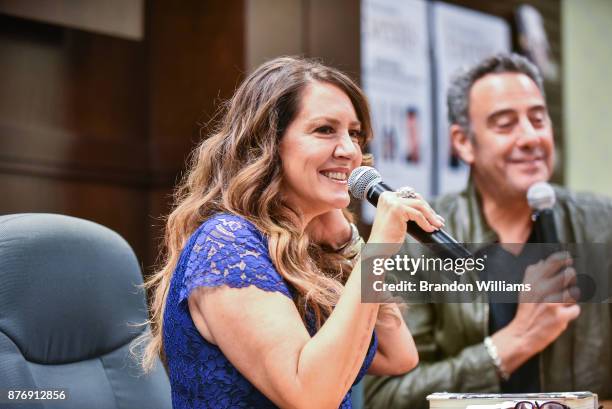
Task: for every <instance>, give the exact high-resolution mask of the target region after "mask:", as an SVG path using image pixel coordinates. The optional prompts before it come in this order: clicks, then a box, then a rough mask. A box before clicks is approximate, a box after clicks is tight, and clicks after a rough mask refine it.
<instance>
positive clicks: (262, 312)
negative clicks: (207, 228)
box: [189, 266, 378, 408]
mask: <svg viewBox="0 0 612 409" xmlns="http://www.w3.org/2000/svg"><path fill="white" fill-rule="evenodd" d="M360 278H361V277H360V272H359V266H357V267H356V269H355V271H353V273H352V274H351V277H350V278H349V280H348V281H347V284H346V287H345V290H344V293H343V295H342V297H341V298H340V300H339V302H338V304H337V306H336V308H335V309H334V311H333V312H332V314H331V315H330V317H329V318H328V319H327V321H326V322H325V324H324V325H323V326H322V327H321V329H320V330H319V331H318V332H317V334H315V335H314V336H313V337H312V338H311V337H310V335H309V334H308V331H307V330H306V328H305V326H304V324H303V323H302V320H301V318H300V315H299V313H298V311H297V309H296V307H295V305H294V304H293V302H292V300H291V299H289V298H288V297H286V296H284V295H282V294H280V293H271V292H265V291H263V290H260V289H258V288H256V287H246V288H240V289H236V288H228V287H218V288H214V289H204V288H198V289H196V290H195V291H193V292H192V294H191V296H190V297H189V310H190V313H191V315H192V318H193V320H194V323H195V324H196V327H197V328H198V330H199V331H200V333H201V334H202V336H204V338H206V339H207V340H208V341H209V342H212V343H214V344H216V345H218V346H219V348H221V350H222V351H223V353H224V355H225V356H226V357H227V358H228V359H229V360H230V361H231V362H232V364H233V365H234V366H236V368H237V369H238V370H239V371H240V372H241V373H242V374H243V375H244V376H245V377H246V378H247V379H248V380H249V381H250V382H251V383H253V385H255V386H256V387H257V388H258V389H259V390H260V391H261V392H262V393H263V394H264V395H266V396H267V397H268V398H269V399H271V400H272V401H273V402H274V403H275V404H277V405H278V406H281V407H295V408H300V407H304V408H312V407H317V408H328V407H329V408H332V407H333V408H337V407H338V406H339V405H340V402H341V401H342V399H343V398H344V396H345V395H346V393H347V391H348V389H349V388H350V386H351V385H352V383H353V381H354V379H355V377H356V376H357V373H358V372H359V369H360V367H361V365H362V363H363V359H364V356H365V355H366V352H367V349H368V347H369V344H370V339H371V336H372V330H373V328H374V323H375V321H376V315H377V312H378V304H362V303H361V300H360V291H359V290H360Z"/></svg>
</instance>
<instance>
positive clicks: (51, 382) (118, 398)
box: [0, 214, 172, 409]
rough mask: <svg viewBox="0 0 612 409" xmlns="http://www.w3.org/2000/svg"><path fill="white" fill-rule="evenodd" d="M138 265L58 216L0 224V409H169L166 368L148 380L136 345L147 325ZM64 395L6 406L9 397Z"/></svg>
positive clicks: (117, 245)
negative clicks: (134, 354) (56, 391)
mask: <svg viewBox="0 0 612 409" xmlns="http://www.w3.org/2000/svg"><path fill="white" fill-rule="evenodd" d="M140 283H142V276H141V272H140V268H139V266H138V262H137V260H136V257H135V255H134V253H133V252H132V249H131V248H130V246H129V245H128V244H127V242H126V241H125V240H123V238H121V236H119V235H118V234H117V233H115V232H113V231H112V230H110V229H108V228H106V227H103V226H101V225H99V224H96V223H93V222H89V221H86V220H82V219H77V218H74V217H68V216H61V215H56V214H15V215H7V216H0V391H3V395H4V396H0V408H3V409H4V408H12V407H14V408H19V409H30V408H41V409H42V408H44V409H46V408H54V409H56V408H57V409H64V408H65V409H136V408H143V409H170V408H171V407H172V404H171V399H170V384H169V382H168V378H167V376H166V373H165V371H164V369H163V366H162V365H161V364H158V365H157V367H156V369H155V371H153V372H152V373H150V374H148V375H146V376H145V375H142V371H141V370H140V369H139V367H138V365H137V364H136V363H135V362H134V361H133V360H132V359H131V356H130V353H129V347H130V343H131V341H132V340H133V339H134V338H135V337H136V336H138V335H139V334H140V333H141V332H142V331H143V330H144V329H143V327H136V326H133V325H130V324H134V323H140V322H143V321H144V320H145V319H146V318H147V313H146V306H145V300H144V296H143V294H142V291H138V290H137V288H136V287H135V286H136V285H137V284H140ZM51 388H62V389H66V391H67V396H66V399H65V400H63V401H59V400H31V401H28V402H26V403H19V404H16V403H15V402H11V401H9V400H7V397H6V392H7V389H19V390H24V389H30V390H45V389H51Z"/></svg>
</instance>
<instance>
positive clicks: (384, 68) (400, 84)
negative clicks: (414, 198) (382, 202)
mask: <svg viewBox="0 0 612 409" xmlns="http://www.w3.org/2000/svg"><path fill="white" fill-rule="evenodd" d="M361 27H362V28H361V30H362V31H361V72H362V77H361V78H362V85H363V88H364V90H365V92H366V94H367V96H368V99H369V101H370V106H371V109H372V127H373V130H374V139H373V140H372V142H371V144H370V152H371V153H372V154H373V156H374V166H375V167H376V168H377V169H378V171H379V172H380V173H381V175H382V177H383V179H384V180H385V182H386V183H387V184H388V185H389V186H392V187H394V188H399V187H401V186H411V187H413V188H414V189H415V190H416V191H418V192H419V193H421V194H423V196H429V195H430V194H431V160H432V151H431V146H432V140H431V135H432V129H431V125H432V120H431V106H432V103H431V87H430V84H431V79H430V65H429V60H430V59H429V43H428V33H427V4H426V2H425V1H423V0H403V1H396V0H362V2H361ZM362 215H363V220H364V222H366V223H371V222H372V220H373V217H374V208H373V207H372V206H371V205H370V204H368V203H365V204H364V206H363V212H362Z"/></svg>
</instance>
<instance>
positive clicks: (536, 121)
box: [530, 115, 546, 126]
mask: <svg viewBox="0 0 612 409" xmlns="http://www.w3.org/2000/svg"><path fill="white" fill-rule="evenodd" d="M530 120H531V123H532V124H533V125H535V126H542V125H544V122H545V121H546V118H545V117H544V115H534V116H532V117H531V118H530Z"/></svg>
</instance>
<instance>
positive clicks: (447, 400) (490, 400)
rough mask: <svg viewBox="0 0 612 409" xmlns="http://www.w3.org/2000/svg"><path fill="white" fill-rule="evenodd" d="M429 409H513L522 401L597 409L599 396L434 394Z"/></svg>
mask: <svg viewBox="0 0 612 409" xmlns="http://www.w3.org/2000/svg"><path fill="white" fill-rule="evenodd" d="M427 400H428V401H429V409H511V408H512V409H513V408H514V406H515V405H516V403H518V402H521V401H528V402H533V403H535V402H537V403H539V404H542V403H544V402H550V401H553V402H559V403H562V404H564V405H566V406H569V407H570V408H571V409H597V408H598V402H597V395H596V394H594V393H592V392H556V393H524V394H499V393H498V394H492V393H487V394H485V393H447V392H442V393H433V394H431V395H429V396H427Z"/></svg>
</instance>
